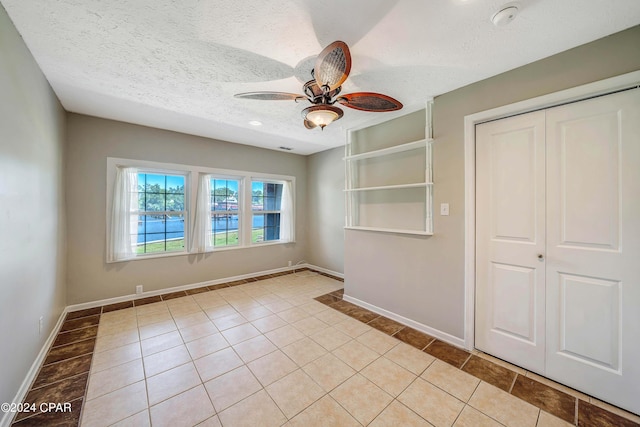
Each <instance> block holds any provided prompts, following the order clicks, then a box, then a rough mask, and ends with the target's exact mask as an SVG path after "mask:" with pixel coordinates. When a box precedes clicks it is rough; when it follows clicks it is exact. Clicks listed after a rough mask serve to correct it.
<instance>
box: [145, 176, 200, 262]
mask: <svg viewBox="0 0 640 427" xmlns="http://www.w3.org/2000/svg"><path fill="white" fill-rule="evenodd" d="M137 169H138V175H140V174H145V175H162V176H165V177H166V176H181V177H183V178H184V190H183V191H184V193H183V197H184V199H183V202H182V203H183V210H181V211H167V210H164V211H148V210H144V211H141V210H140V209H139V208H138V209H137V210H136V211H135V213H137V214H138V216H139V217H140V216H147V215H164V216H165V217H166V216H168V215H171V214H172V213H173V214H182V215H183V222H184V225H183V232H182V236H183V237H182V238H183V239H184V249H183V250H181V251H166V250H165V251H164V252H150V253H146V252H145V253H142V254H136V256H135V258H138V257H140V258H147V257H153V256H156V255H163V256H166V255H169V254H174V253H175V254H177V255H182V254H185V253H187V252H188V250H187V249H188V247H189V244H190V243H191V242H190V240H189V237H190V236H189V234H188V230H189V228H190V227H191V221H190V218H189V209H188V206H189V202H188V194H189V173H184V172H183V171H179V172H178V171H169V170H159V169H149V168H140V167H138V168H137ZM139 185H140V183H138V186H139ZM145 193H146V192H145ZM166 194H168V193H165V202H166ZM165 209H166V206H165ZM144 234H145V235H146V234H149V233H144ZM164 234H165V239H164V242H165V247H166V243H167V238H166V237H167V236H166V234H167V232H166V231H165V233H164ZM145 244H146V239H145Z"/></svg>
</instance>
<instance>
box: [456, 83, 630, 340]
mask: <svg viewBox="0 0 640 427" xmlns="http://www.w3.org/2000/svg"><path fill="white" fill-rule="evenodd" d="M634 87H640V71H633V72H631V73H627V74H622V75H620V76H616V77H611V78H608V79H604V80H600V81H597V82H594V83H588V84H585V85H581V86H576V87H573V88H570V89H566V90H562V91H558V92H554V93H550V94H547V95H543V96H539V97H536V98H531V99H527V100H525V101H520V102H516V103H513V104H508V105H504V106H501V107H497V108H492V109H490V110H485V111H480V112H478V113H474V114H470V115H467V116H465V117H464V199H465V203H464V212H465V225H464V235H465V242H464V247H465V248H464V252H465V257H464V258H465V261H464V264H465V266H464V269H465V271H464V287H465V291H464V295H465V302H464V307H465V313H464V346H465V348H466V349H467V350H473V349H474V348H475V290H476V133H475V126H476V124H479V123H483V122H487V121H491V120H498V119H503V118H506V117H510V116H515V115H517V114H523V113H529V112H531V111H536V110H542V109H546V108H550V107H555V106H558V105H562V104H568V103H571V102H577V101H582V100H585V99H588V98H592V97H596V96H601V95H606V94H609V93H612V92H616V91H620V90H624V89H631V88H634Z"/></svg>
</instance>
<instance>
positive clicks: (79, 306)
mask: <svg viewBox="0 0 640 427" xmlns="http://www.w3.org/2000/svg"><path fill="white" fill-rule="evenodd" d="M305 267H306V268H313V269H314V270H315V269H317V270H318V271H321V270H320V268H318V267H314V266H311V265H309V264H301V265H298V266H295V267H283V268H274V269H273V270H264V271H261V272H258V273H250V274H241V275H238V276H232V277H225V278H222V279H215V280H207V281H205V282H199V283H190V284H188V285H181V286H174V287H171V288H164V289H158V290H155V291H148V292H143V293H142V294H139V295H138V294H129V295H123V296H119V297H114V298H106V299H101V300H97V301H90V302H83V303H80V304H73V305H70V306H67V312H71V311H78V310H85V309H87V308H94V307H101V306H103V305H109V304H116V303H119V302H125V301H133V300H136V299H141V298H148V297H154V296H157V295H163V294H167V293H170V292H179V291H186V290H189V289H196V288H201V287H203V286H213V285H219V284H220V283H227V282H234V281H236V280H244V279H251V278H253V277H259V276H265V275H267V274H274V273H281V272H283V271H292V270H294V269H296V270H300V269H301V268H305Z"/></svg>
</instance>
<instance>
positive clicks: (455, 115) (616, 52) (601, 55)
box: [345, 27, 640, 339]
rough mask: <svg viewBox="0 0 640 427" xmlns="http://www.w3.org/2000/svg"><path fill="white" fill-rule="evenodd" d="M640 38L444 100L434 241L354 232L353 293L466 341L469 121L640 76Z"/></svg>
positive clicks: (580, 50)
mask: <svg viewBox="0 0 640 427" xmlns="http://www.w3.org/2000/svg"><path fill="white" fill-rule="evenodd" d="M639 40H640V27H634V28H631V29H628V30H626V31H623V32H621V33H618V34H614V35H612V36H609V37H605V38H603V39H600V40H597V41H595V42H592V43H589V44H586V45H583V46H580V47H577V48H575V49H572V50H569V51H566V52H563V53H560V54H558V55H554V56H552V57H549V58H546V59H543V60H541V61H537V62H535V63H532V64H529V65H526V66H524V67H521V68H518V69H515V70H512V71H509V72H506V73H504V74H501V75H498V76H495V77H492V78H489V79H487V80H484V81H481V82H478V83H475V84H472V85H469V86H466V87H464V88H461V89H458V90H455V91H452V92H450V93H447V94H444V95H442V96H439V97H437V98H436V99H435V102H434V110H433V123H434V137H435V143H434V150H433V157H434V160H433V168H434V183H435V186H434V209H435V211H436V212H434V213H435V215H434V235H433V236H432V237H430V238H418V237H410V236H401V235H393V234H382V233H367V232H355V231H349V232H347V234H346V249H345V256H346V261H345V275H346V282H345V283H346V284H345V288H346V293H347V294H348V295H351V296H353V297H355V298H358V299H360V300H362V301H365V302H367V303H369V304H373V305H375V306H378V307H381V308H384V309H386V310H389V311H391V312H393V313H396V314H399V315H401V316H404V317H406V318H409V319H411V320H413V321H416V322H419V323H421V324H423V325H426V326H428V327H431V328H435V329H437V330H439V331H441V332H444V333H447V334H450V335H451V336H453V337H457V338H461V339H462V338H464V238H465V236H464V215H465V212H464V126H463V121H464V116H465V115H469V114H472V113H475V112H479V111H484V110H487V109H491V108H494V107H498V106H502V105H506V104H511V103H514V102H517V101H521V100H525V99H529V98H532V97H536V96H541V95H544V94H548V93H552V92H556V91H560V90H563V89H568V88H570V87H574V86H578V85H582V84H586V83H589V82H593V81H597V80H602V79H605V78H608V77H613V76H616V75H620V74H624V73H627V72H631V71H635V70H638V69H640V43H639V42H638V41H639ZM440 203H449V204H450V216H440V215H439V211H438V209H439V206H440Z"/></svg>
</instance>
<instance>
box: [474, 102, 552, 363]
mask: <svg viewBox="0 0 640 427" xmlns="http://www.w3.org/2000/svg"><path fill="white" fill-rule="evenodd" d="M476 141H477V146H476V154H477V158H476V171H477V175H476V206H477V225H476V230H477V235H476V243H477V258H476V260H477V269H476V284H477V285H476V347H478V348H479V349H481V350H483V351H485V352H487V353H491V354H493V355H496V356H498V357H500V358H502V359H505V360H508V361H510V362H512V363H515V364H518V365H520V366H523V367H525V368H527V369H529V370H532V371H535V372H538V373H542V372H543V370H544V354H545V350H544V341H545V340H544V333H545V328H544V300H545V297H544V260H540V259H539V258H538V255H539V254H541V253H542V252H543V251H544V244H545V242H544V232H545V225H544V215H545V204H544V200H545V183H544V180H545V178H544V161H545V153H544V112H534V113H529V114H525V115H521V116H516V117H511V118H508V119H504V120H499V121H496V122H490V123H485V124H482V125H478V126H476Z"/></svg>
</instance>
